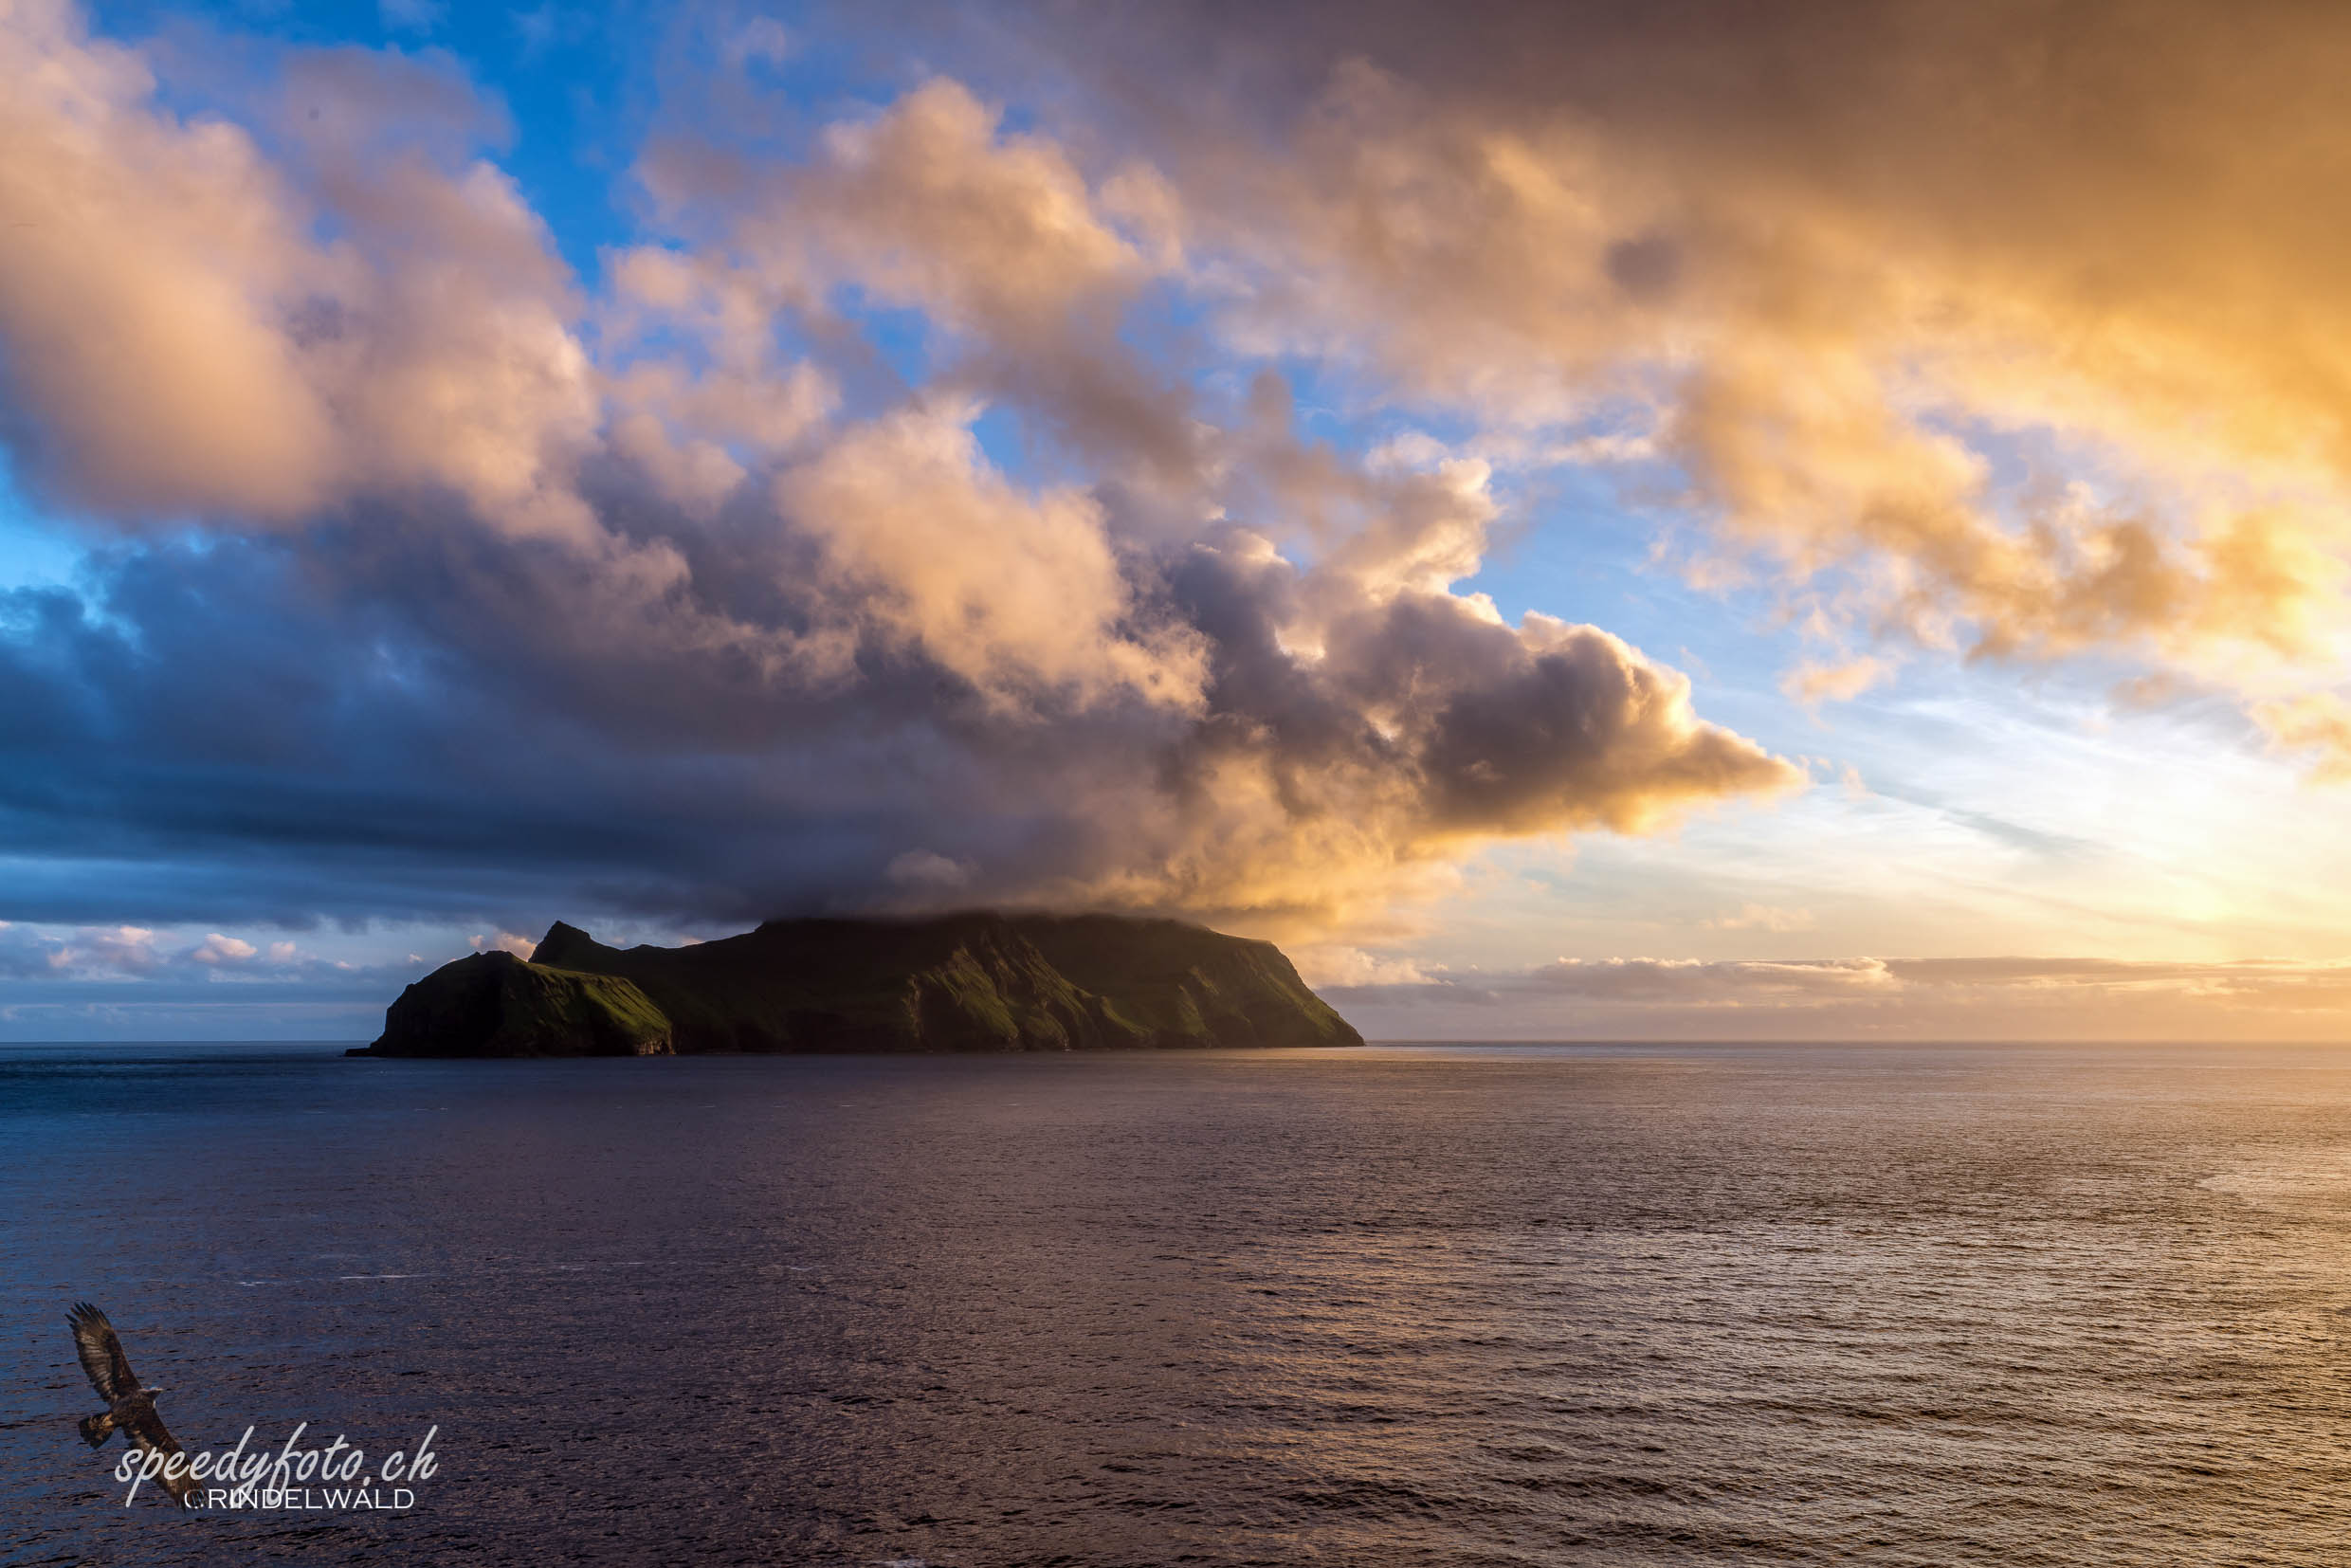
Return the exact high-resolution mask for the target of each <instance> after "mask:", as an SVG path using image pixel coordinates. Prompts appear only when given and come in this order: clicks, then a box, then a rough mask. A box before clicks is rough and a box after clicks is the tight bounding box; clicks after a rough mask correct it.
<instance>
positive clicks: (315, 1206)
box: [0, 1046, 2351, 1568]
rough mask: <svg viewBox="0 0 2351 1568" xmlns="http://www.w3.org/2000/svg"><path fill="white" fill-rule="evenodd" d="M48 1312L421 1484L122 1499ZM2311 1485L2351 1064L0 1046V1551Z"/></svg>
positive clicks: (2070, 1511)
mask: <svg viewBox="0 0 2351 1568" xmlns="http://www.w3.org/2000/svg"><path fill="white" fill-rule="evenodd" d="M80 1297H88V1298H90V1299H92V1300H94V1301H96V1302H98V1303H99V1304H101V1305H102V1306H104V1307H105V1308H106V1309H107V1310H108V1311H109V1312H110V1313H111V1314H112V1316H113V1318H114V1321H115V1322H116V1324H117V1325H118V1327H119V1328H120V1329H121V1331H122V1333H123V1337H124V1339H125V1341H126V1343H127V1346H128V1350H129V1354H130V1356H131V1358H132V1359H133V1361H134V1363H135V1365H136V1366H137V1370H138V1372H139V1373H140V1374H141V1375H142V1377H144V1378H145V1379H146V1380H148V1381H150V1382H155V1383H160V1384H162V1385H164V1387H165V1389H166V1390H167V1392H166V1393H165V1395H163V1398H162V1400H161V1405H162V1409H163V1412H164V1413H165V1415H166V1417H167V1418H168V1419H169V1420H170V1422H171V1423H172V1426H173V1431H174V1432H175V1433H176V1434H177V1435H178V1437H179V1439H180V1441H181V1442H182V1443H183V1444H184V1445H185V1446H186V1447H187V1448H189V1449H191V1450H192V1449H221V1448H225V1447H227V1446H228V1445H229V1444H231V1443H233V1442H234V1441H235V1439H236V1438H237V1436H238V1434H239V1433H240V1432H242V1431H244V1430H245V1429H246V1427H247V1426H251V1427H253V1428H254V1429H255V1439H254V1447H256V1448H258V1447H261V1446H263V1445H267V1446H269V1447H271V1448H273V1449H275V1448H276V1447H278V1446H280V1445H281V1444H282V1442H283V1440H284V1439H285V1438H286V1436H287V1435H288V1434H289V1433H290V1432H291V1431H292V1430H293V1429H294V1428H295V1427H296V1426H297V1425H298V1424H300V1423H303V1422H307V1423H309V1433H308V1436H307V1437H306V1438H305V1439H304V1442H305V1443H310V1442H323V1441H324V1440H325V1439H326V1438H328V1437H330V1436H332V1435H334V1434H337V1433H340V1434H344V1435H345V1436H346V1437H347V1439H348V1441H349V1442H351V1443H353V1444H356V1445H358V1446H359V1447H361V1448H362V1449H365V1450H367V1451H368V1452H369V1454H370V1455H371V1457H372V1458H373V1457H374V1456H377V1455H380V1454H381V1453H383V1452H385V1451H386V1450H389V1449H413V1448H414V1447H415V1445H416V1442H417V1440H418V1439H419V1438H420V1437H422V1436H423V1435H424V1433H425V1432H426V1431H427V1430H428V1429H437V1433H436V1435H435V1436H434V1438H433V1440H432V1448H433V1449H434V1450H435V1451H436V1452H437V1454H438V1456H439V1468H438V1469H437V1471H436V1473H435V1474H434V1475H433V1476H431V1477H430V1478H429V1479H427V1480H423V1481H419V1482H417V1483H415V1484H414V1486H413V1488H412V1489H413V1492H414V1498H415V1501H414V1504H413V1506H412V1507H411V1508H410V1509H409V1510H407V1511H405V1512H401V1513H383V1514H373V1515H371V1514H367V1513H326V1512H276V1513H270V1514H251V1513H241V1514H228V1513H221V1512H213V1513H188V1514H181V1513H177V1512H175V1511H173V1509H171V1508H170V1507H168V1506H167V1505H165V1504H163V1503H161V1502H159V1501H151V1497H152V1492H153V1488H152V1487H150V1488H149V1489H148V1495H142V1497H141V1498H140V1499H139V1500H138V1503H137V1506H134V1507H131V1508H128V1509H126V1508H124V1507H123V1506H122V1505H121V1500H122V1493H123V1490H124V1488H123V1487H122V1486H119V1485H118V1484H117V1483H115V1482H114V1481H113V1480H112V1478H111V1475H110V1474H109V1470H110V1468H111V1466H112V1464H113V1462H114V1459H115V1457H116V1455H117V1453H118V1451H119V1445H117V1446H115V1447H112V1448H109V1449H107V1450H106V1451H105V1452H104V1453H102V1454H95V1453H93V1452H91V1450H90V1449H87V1448H85V1447H84V1446H83V1445H82V1443H81V1442H80V1440H79V1439H78V1437H77V1436H76V1435H75V1432H74V1427H73V1423H74V1422H75V1420H76V1419H77V1418H79V1417H80V1416H82V1415H83V1414H86V1413H90V1412H92V1411H94V1410H95V1409H96V1408H97V1402H96V1400H95V1398H94V1396H93V1395H91V1394H90V1392H89V1389H88V1387H87V1385H86V1383H85V1382H84V1381H83V1379H82V1374H81V1371H80V1369H79V1368H78V1366H77V1365H76V1364H75V1361H74V1359H73V1355H72V1347H71V1344H70V1341H69V1340H68V1338H67V1335H66V1332H65V1328H64V1311H65V1308H66V1306H67V1304H70V1303H71V1302H73V1301H74V1300H76V1299H77V1298H80ZM371 1468H373V1466H372V1465H371ZM2347 1497H2351V1049H2331V1048H2147V1047H2133V1048H2022V1047H2018V1048H1886V1047H1814V1048H1806V1047H1742V1048H1729V1047H1722V1048H1708V1047H1598V1046H1579V1047H1423V1048H1414V1047H1374V1048H1366V1049H1362V1050H1345V1051H1324V1052H1303V1051H1302V1052H1262V1053H1260V1052H1248V1053H1244V1052H1212V1053H1198V1054H1189V1053H1187V1054H1116V1055H1100V1056H1077V1057H1063V1056H1056V1057H961V1058H878V1057H785V1058H755V1059H715V1058H689V1059H684V1060H666V1061H665V1060H647V1061H585V1062H562V1063H526V1062H375V1061H347V1060H345V1059H343V1058H342V1057H341V1056H340V1055H339V1054H338V1053H337V1051H336V1050H335V1049H334V1048H325V1047H304V1048H289V1047H263V1046H250V1047H221V1046H208V1047H193V1046H168V1047H163V1046H102V1047H96V1046H93V1047H29V1046H20V1047H6V1048H0V1558H5V1559H6V1560H9V1561H10V1562H22V1563H60V1564H63V1563H82V1562H122V1563H175V1562H176V1563H202V1562H210V1561H231V1560H234V1561H271V1560H282V1561H287V1562H301V1563H339V1562H363V1563H364V1562H392V1561H400V1562H407V1561H417V1562H426V1561H429V1562H440V1563H468V1562H492V1563H528V1564H559V1563H638V1562H645V1563H651V1562H696V1563H705V1562H706V1563H731V1562H744V1563H779V1564H802V1563H806V1564H820V1565H821V1564H860V1565H880V1564H899V1565H913V1564H917V1563H921V1564H929V1565H933V1568H960V1565H970V1568H980V1565H1021V1568H1028V1565H1035V1564H1054V1563H1059V1564H1080V1565H1094V1564H1100V1565H1114V1564H1115V1565H1129V1564H1132V1565H1146V1564H1147V1565H1157V1564H1176V1563H1191V1564H1244V1563H1266V1564H1286V1563H1327V1564H1344V1565H1350V1568H1356V1565H1363V1568H1376V1565H1403V1564H1431V1565H1433V1564H1497V1565H1499V1564H1539V1563H1540V1564H1555V1563H1600V1564H1614V1563H1622V1564H1651V1563H1693V1562H1731V1563H1856V1562H1858V1563H1883V1564H1922V1565H1926V1564H1935V1565H1941V1564H1952V1563H2000V1564H2005V1565H2010V1568H2029V1565H2032V1564H2083V1565H2090V1564H2095V1565H2100V1568H2105V1565H2112V1564H2123V1563H2128V1564H2182V1565H2185V1564H2196V1565H2209V1564H2240V1563H2241V1564H2254V1563H2295V1564H2339V1563H2342V1562H2343V1561H2345V1560H2346V1559H2347V1558H2351V1545H2346V1541H2347V1540H2351V1502H2347V1501H2346V1498H2347Z"/></svg>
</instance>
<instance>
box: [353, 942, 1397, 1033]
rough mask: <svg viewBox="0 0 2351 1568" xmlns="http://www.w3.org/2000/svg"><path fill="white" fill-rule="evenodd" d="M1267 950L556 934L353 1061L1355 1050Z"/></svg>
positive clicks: (455, 971)
mask: <svg viewBox="0 0 2351 1568" xmlns="http://www.w3.org/2000/svg"><path fill="white" fill-rule="evenodd" d="M1362 1043H1363V1037H1362V1036H1361V1035H1359V1034H1358V1033H1357V1032H1356V1031H1355V1030H1354V1029H1353V1028H1352V1027H1350V1026H1349V1025H1348V1023H1347V1021H1346V1020H1345V1019H1343V1018H1341V1017H1340V1015H1339V1014H1338V1013H1337V1012H1333V1011H1332V1010H1331V1008H1330V1007H1329V1005H1328V1004H1326V1003H1325V1002H1323V1000H1322V999H1321V997H1319V996H1317V995H1316V994H1314V993H1313V992H1312V991H1310V990H1308V989H1307V987H1306V985H1305V983H1304V982H1303V980H1301V979H1299V977H1298V971H1297V970H1296V969H1294V968H1293V967H1291V964H1290V961H1289V959H1288V958H1286V957H1284V956H1283V954H1282V951H1281V949H1279V948H1277V947H1275V946H1274V945H1273V944H1272V943H1271V942H1262V941H1250V940H1248V939H1243V938H1239V937H1227V936H1223V935H1220V934H1218V933H1216V932H1213V931H1209V930H1205V929H1203V928H1201V927H1199V926H1196V925H1187V924H1185V923H1184V922H1182V921H1165V920H1134V919H1127V918H1123V917H1117V916H1108V915H1000V914H992V913H984V912H983V913H972V914H961V915H945V916H939V917H935V918H931V919H924V920H799V921H769V922H768V923H767V924H765V925H762V926H760V927H759V928H758V929H757V930H756V931H751V932H746V933H745V934H743V935H742V936H739V937H729V938H726V939H723V940H720V941H714V942H701V943H696V944H694V945H691V946H687V947H632V948H629V949H626V950H623V949H619V948H612V947H607V946H605V945H604V944H603V943H601V942H599V941H597V940H596V939H593V938H592V937H591V936H589V935H588V933H586V932H585V931H581V930H579V929H578V928H576V927H574V926H570V925H566V924H564V923H563V922H562V921H557V922H556V924H555V925H554V926H553V927H552V928H550V929H549V931H548V933H547V936H546V939H545V940H543V941H541V942H540V943H539V944H538V950H537V952H536V953H534V954H533V956H532V957H531V959H530V961H528V962H525V961H524V960H522V959H520V958H518V957H515V956H514V955H512V954H510V953H483V954H477V955H475V956H473V957H466V958H460V959H458V960H457V961H456V962H454V963H450V964H445V965H443V966H442V967H441V968H440V969H437V970H435V971H434V972H433V973H432V974H430V975H427V976H425V977H424V978H423V979H422V980H419V981H417V982H416V983H415V984H414V985H411V986H410V987H409V988H408V990H407V991H405V992H403V993H402V994H401V996H400V999H399V1000H398V1001H396V1002H394V1003H392V1007H391V1008H390V1010H388V1011H387V1012H386V1013H385V1015H384V1033H383V1037H382V1038H381V1039H379V1040H377V1041H376V1042H375V1043H374V1045H372V1046H370V1047H367V1048H365V1049H363V1050H359V1051H354V1052H353V1053H352V1054H354V1055H368V1056H659V1055H669V1054H672V1053H700V1052H718V1051H750V1052H769V1053H774V1052H793V1051H847V1050H866V1051H989V1050H1094V1049H1106V1048H1120V1047H1157V1048H1184V1047H1208V1046H1268V1047H1269V1046H1359V1045H1361V1044H1362Z"/></svg>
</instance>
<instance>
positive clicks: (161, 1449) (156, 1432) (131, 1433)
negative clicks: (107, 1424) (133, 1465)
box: [122, 1405, 196, 1503]
mask: <svg viewBox="0 0 2351 1568" xmlns="http://www.w3.org/2000/svg"><path fill="white" fill-rule="evenodd" d="M122 1435H123V1436H124V1437H125V1438H127V1439H129V1440H130V1444H131V1447H133V1448H135V1449H137V1450H138V1451H139V1452H141V1453H160V1454H163V1455H164V1456H165V1457H167V1458H168V1457H170V1456H171V1455H173V1454H175V1453H179V1452H182V1451H184V1450H183V1449H181V1448H180V1446H179V1440H178V1439H176V1438H174V1437H173V1435H172V1430H171V1429H170V1428H169V1427H166V1426H165V1425H164V1424H163V1417H162V1416H160V1415H158V1414H156V1413H155V1406H153V1405H149V1406H148V1407H147V1408H146V1409H145V1410H143V1411H141V1412H140V1413H138V1414H137V1415H135V1416H133V1417H132V1418H131V1424H130V1425H129V1426H127V1427H125V1428H123V1429H122ZM155 1479H156V1480H157V1481H158V1482H160V1483H161V1484H162V1486H163V1489H164V1490H165V1491H167V1492H170V1493H171V1494H172V1501H173V1502H174V1503H178V1502H180V1501H181V1500H182V1499H184V1498H186V1497H187V1495H188V1494H189V1493H190V1492H192V1491H194V1490H195V1489H196V1482H195V1480H194V1478H193V1477H191V1476H190V1475H189V1474H188V1471H187V1468H185V1467H182V1468H181V1469H180V1473H179V1474H177V1475H173V1474H171V1473H170V1472H169V1471H166V1472H165V1473H163V1474H161V1475H158V1476H156V1477H155Z"/></svg>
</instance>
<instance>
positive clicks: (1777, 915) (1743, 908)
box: [1704, 903, 1816, 931]
mask: <svg viewBox="0 0 2351 1568" xmlns="http://www.w3.org/2000/svg"><path fill="white" fill-rule="evenodd" d="M1704 923H1705V926H1706V929H1708V930H1709V931H1810V930H1811V929H1813V925H1814V924H1815V923H1816V922H1815V921H1813V912H1812V911H1811V910H1809V909H1780V908H1777V907H1775V906H1773V905H1771V904H1768V903H1747V904H1741V905H1740V908H1739V913H1738V914H1736V915H1724V916H1722V918H1721V919H1719V920H1711V921H1706V922H1704Z"/></svg>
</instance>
